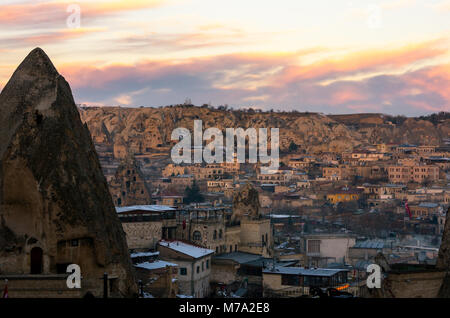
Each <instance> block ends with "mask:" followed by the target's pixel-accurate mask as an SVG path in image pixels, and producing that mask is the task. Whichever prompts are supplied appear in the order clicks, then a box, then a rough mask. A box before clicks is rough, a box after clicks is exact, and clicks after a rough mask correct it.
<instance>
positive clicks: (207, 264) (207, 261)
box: [206, 259, 209, 269]
mask: <svg viewBox="0 0 450 318" xmlns="http://www.w3.org/2000/svg"><path fill="white" fill-rule="evenodd" d="M206 268H207V269H208V268H209V259H208V260H206Z"/></svg>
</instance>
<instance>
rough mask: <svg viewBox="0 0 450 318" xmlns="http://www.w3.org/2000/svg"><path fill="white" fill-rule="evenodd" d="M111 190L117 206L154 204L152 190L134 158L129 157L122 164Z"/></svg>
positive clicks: (111, 183)
mask: <svg viewBox="0 0 450 318" xmlns="http://www.w3.org/2000/svg"><path fill="white" fill-rule="evenodd" d="M109 189H110V192H111V195H112V197H113V200H114V203H115V205H116V206H130V205H146V204H151V203H152V199H151V194H150V188H149V186H148V185H147V183H146V182H145V179H144V176H143V174H142V172H141V169H140V167H139V163H138V162H137V161H136V159H135V158H134V157H128V158H127V159H125V160H123V161H122V162H121V164H120V165H119V167H118V168H117V171H116V174H115V176H114V179H113V180H111V182H110V184H109Z"/></svg>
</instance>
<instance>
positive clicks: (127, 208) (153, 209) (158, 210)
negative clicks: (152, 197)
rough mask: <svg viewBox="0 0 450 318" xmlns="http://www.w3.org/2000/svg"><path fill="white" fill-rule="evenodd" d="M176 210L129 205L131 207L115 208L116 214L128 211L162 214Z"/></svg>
mask: <svg viewBox="0 0 450 318" xmlns="http://www.w3.org/2000/svg"><path fill="white" fill-rule="evenodd" d="M175 210H176V209H175V208H173V207H171V206H168V205H131V206H120V207H119V206H116V212H117V213H123V212H130V211H150V212H162V211H175Z"/></svg>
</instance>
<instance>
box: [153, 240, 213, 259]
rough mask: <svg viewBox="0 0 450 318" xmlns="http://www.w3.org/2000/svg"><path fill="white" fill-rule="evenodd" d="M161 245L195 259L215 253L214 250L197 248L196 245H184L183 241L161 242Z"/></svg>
mask: <svg viewBox="0 0 450 318" xmlns="http://www.w3.org/2000/svg"><path fill="white" fill-rule="evenodd" d="M159 245H161V246H164V247H167V248H170V249H172V250H174V251H177V252H180V253H183V254H185V255H188V256H191V257H193V258H200V257H203V256H206V255H210V254H212V253H214V251H213V250H210V249H207V248H203V247H199V246H195V245H191V244H188V243H184V242H181V241H172V242H169V241H161V242H159Z"/></svg>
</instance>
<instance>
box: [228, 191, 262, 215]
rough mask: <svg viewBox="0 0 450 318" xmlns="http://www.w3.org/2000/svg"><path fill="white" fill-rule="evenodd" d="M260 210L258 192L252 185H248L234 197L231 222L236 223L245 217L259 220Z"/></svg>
mask: <svg viewBox="0 0 450 318" xmlns="http://www.w3.org/2000/svg"><path fill="white" fill-rule="evenodd" d="M260 209H261V206H260V204H259V196H258V191H257V190H256V189H255V188H254V187H253V186H252V185H251V184H250V183H247V184H246V185H245V186H243V187H242V188H240V189H239V190H238V191H237V192H236V194H235V195H234V197H233V214H232V215H231V219H230V222H231V223H232V224H233V223H236V222H237V221H240V220H241V219H242V216H244V215H245V216H248V217H250V218H252V219H255V218H258V217H259V215H260V213H259V211H260Z"/></svg>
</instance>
